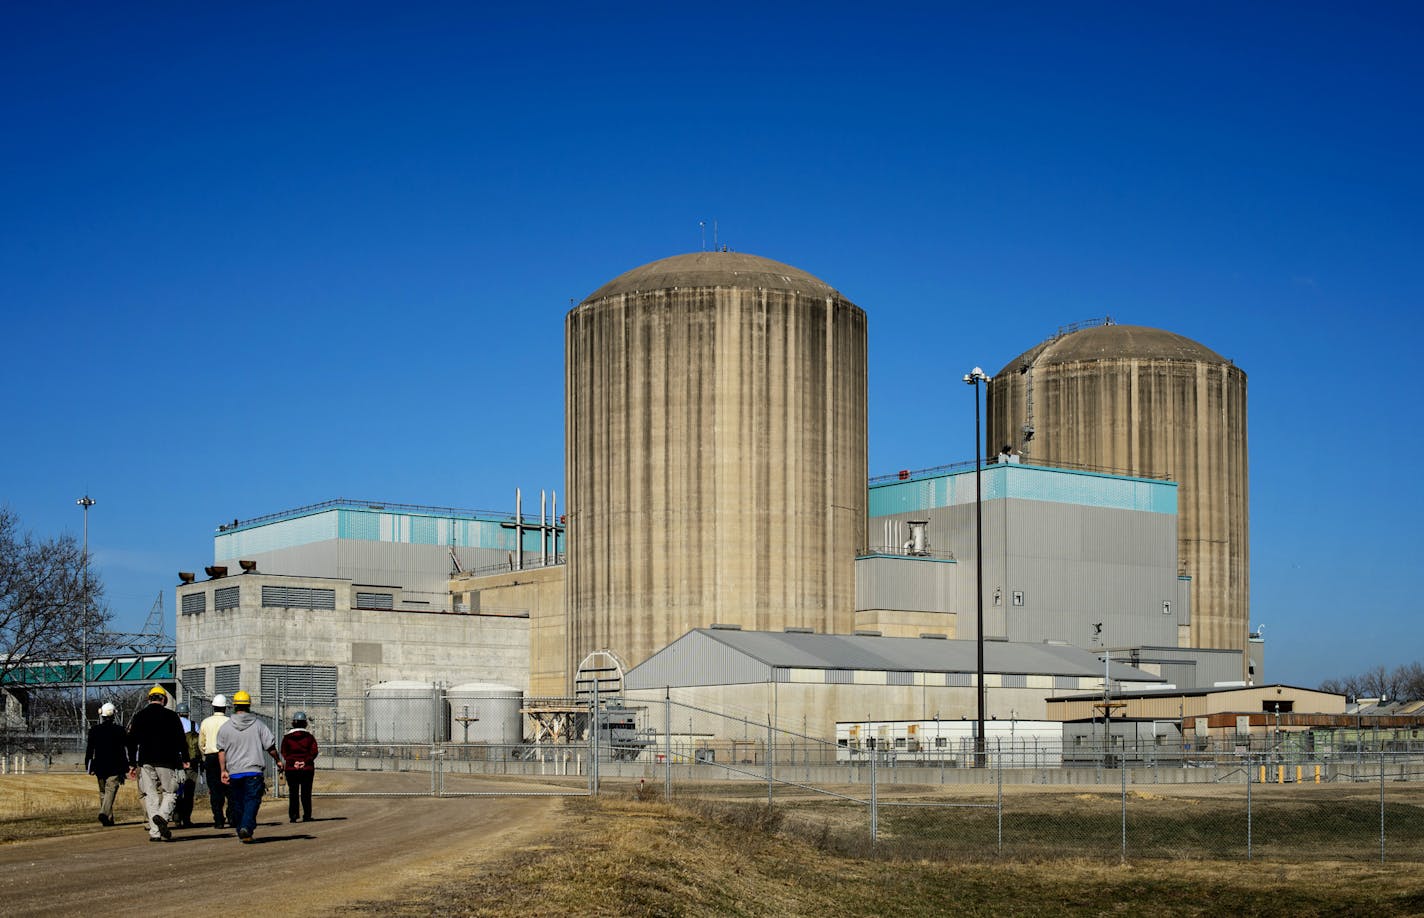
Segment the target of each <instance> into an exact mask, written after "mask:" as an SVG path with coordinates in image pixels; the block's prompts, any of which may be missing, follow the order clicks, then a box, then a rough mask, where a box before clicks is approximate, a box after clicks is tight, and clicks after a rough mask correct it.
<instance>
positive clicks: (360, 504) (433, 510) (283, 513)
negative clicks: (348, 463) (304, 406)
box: [217, 497, 557, 532]
mask: <svg viewBox="0 0 1424 918" xmlns="http://www.w3.org/2000/svg"><path fill="white" fill-rule="evenodd" d="M321 510H379V511H389V512H392V513H418V514H422V515H424V516H439V517H446V518H460V519H477V520H487V521H489V522H505V521H507V520H513V519H514V514H513V513H508V512H506V511H503V510H468V509H463V508H459V507H432V506H427V505H424V504H397V503H390V502H388V501H379V500H353V499H350V498H345V497H337V498H334V499H332V500H324V501H320V502H318V503H315V504H307V505H306V506H303V507H295V508H293V509H291V510H278V511H277V512H275V513H265V514H263V515H262V516H254V517H249V518H248V519H245V520H239V519H235V520H233V521H232V522H231V523H219V524H218V530H217V531H218V532H232V531H234V530H237V529H243V528H245V527H247V526H254V525H256V524H258V523H268V522H272V521H274V520H283V519H291V518H294V517H298V516H307V515H308V514H311V513H316V512H318V511H321ZM524 520H525V522H528V521H529V515H528V514H525V515H524ZM535 525H537V524H535ZM556 525H557V522H556Z"/></svg>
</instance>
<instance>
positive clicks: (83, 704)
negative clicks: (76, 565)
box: [75, 494, 97, 738]
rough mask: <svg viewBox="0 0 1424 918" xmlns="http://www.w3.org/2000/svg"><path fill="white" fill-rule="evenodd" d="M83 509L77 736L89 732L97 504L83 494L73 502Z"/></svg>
mask: <svg viewBox="0 0 1424 918" xmlns="http://www.w3.org/2000/svg"><path fill="white" fill-rule="evenodd" d="M75 503H76V504H78V505H79V506H81V507H83V508H84V570H83V573H82V574H81V575H80V576H81V577H82V578H83V579H82V581H81V585H80V588H79V589H80V602H81V603H82V607H81V609H80V611H79V616H80V618H79V724H80V728H79V735H80V737H81V738H82V737H83V736H84V735H85V734H86V733H88V732H89V508H90V507H92V506H94V504H96V503H97V501H96V500H94V498H92V497H90V496H89V495H88V494H85V495H84V496H83V497H81V498H79V499H78V500H76V501H75Z"/></svg>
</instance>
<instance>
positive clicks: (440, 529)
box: [213, 499, 564, 609]
mask: <svg viewBox="0 0 1424 918" xmlns="http://www.w3.org/2000/svg"><path fill="white" fill-rule="evenodd" d="M514 519H515V518H514V516H513V515H509V514H501V513H498V512H491V511H481V510H460V509H456V508H452V507H425V506H419V505H415V504H388V503H382V502H373V501H356V500H344V499H338V500H329V501H324V502H322V503H319V504H312V505H310V506H306V507H298V508H296V509H294V510H284V511H282V512H280V513H273V514H269V515H267V516H262V517H257V518H255V519H251V520H233V522H232V523H230V524H224V525H222V526H220V527H219V528H218V532H217V534H216V535H215V536H214V538H213V559H214V562H213V563H214V564H218V565H225V566H227V567H229V568H230V569H231V570H233V571H234V572H236V570H237V563H238V561H239V560H249V561H255V562H257V569H258V570H259V571H262V572H263V573H271V574H286V575H290V576H298V577H334V578H341V579H346V580H354V581H357V582H361V583H375V584H387V585H391V586H396V587H399V588H400V589H401V590H402V591H403V594H404V601H405V602H406V604H407V605H410V606H414V605H426V606H428V607H430V608H432V609H450V607H451V602H450V592H449V586H450V575H451V573H452V572H453V571H454V569H455V562H454V560H452V557H451V555H452V553H453V555H454V558H456V559H458V560H459V566H460V568H462V569H463V570H465V571H467V572H492V571H495V570H500V569H504V570H507V569H509V568H510V567H511V566H516V565H517V563H518V561H517V559H516V556H517V555H519V554H520V553H521V545H520V539H519V538H518V537H517V535H516V532H515V529H514ZM523 525H524V526H525V527H526V528H525V531H524V535H523V540H522V542H523V545H522V554H523V559H524V566H525V567H529V566H536V565H538V564H539V559H540V558H541V557H542V558H544V559H545V560H546V561H552V560H555V559H558V558H562V556H563V554H564V544H563V534H562V533H561V532H557V533H553V534H550V535H549V536H546V537H545V538H544V544H543V548H542V552H541V545H540V542H541V535H540V532H539V531H538V529H537V528H533V529H531V528H529V527H531V526H532V525H533V524H531V523H529V522H528V521H527V520H525V521H524V524H523ZM555 539H557V544H555Z"/></svg>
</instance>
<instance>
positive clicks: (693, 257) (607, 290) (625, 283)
mask: <svg viewBox="0 0 1424 918" xmlns="http://www.w3.org/2000/svg"><path fill="white" fill-rule="evenodd" d="M672 287H741V288H743V289H747V290H755V289H765V290H790V291H793V292H796V293H805V294H809V295H811V296H818V297H824V296H839V295H840V294H838V293H836V291H835V288H833V287H831V286H830V285H829V284H827V283H826V282H825V281H823V280H820V279H819V278H816V277H812V276H811V275H810V274H807V273H806V272H805V271H802V270H801V269H800V268H793V267H791V266H790V265H784V264H782V263H781V262H779V261H772V260H771V259H770V258H761V257H758V256H756V255H748V254H746V253H745V252H693V253H691V254H689V255H674V256H672V257H671V258H663V259H660V260H658V261H653V262H649V263H648V264H645V265H643V266H642V267H641V268H634V269H633V270H631V271H629V272H627V273H626V274H620V275H618V276H617V277H615V278H614V279H613V280H611V281H609V282H608V283H606V284H604V285H603V286H602V287H599V288H598V289H597V290H595V291H594V292H593V293H592V294H590V295H589V296H588V297H587V298H586V299H585V300H584V302H588V301H589V300H598V299H602V298H604V297H609V296H617V295H618V294H620V293H637V292H639V291H641V290H667V289H670V288H672Z"/></svg>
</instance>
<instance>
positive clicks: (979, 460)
mask: <svg viewBox="0 0 1424 918" xmlns="http://www.w3.org/2000/svg"><path fill="white" fill-rule="evenodd" d="M964 381H965V382H966V383H968V384H969V385H971V386H973V387H974V612H975V621H976V622H977V625H976V628H975V634H974V639H975V643H976V644H978V651H979V655H978V657H979V659H978V663H979V666H978V670H979V671H978V687H979V714H978V718H977V720H978V729H977V730H975V733H974V767H975V768H983V767H984V766H985V765H987V764H988V763H987V762H986V761H985V759H984V463H983V453H984V450H983V444H982V443H981V442H980V438H979V383H981V382H983V383H987V382H988V381H989V377H988V376H986V375H985V374H984V371H983V370H981V369H980V368H979V367H975V368H974V369H973V370H971V371H970V372H968V373H966V374H965V376H964Z"/></svg>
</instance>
